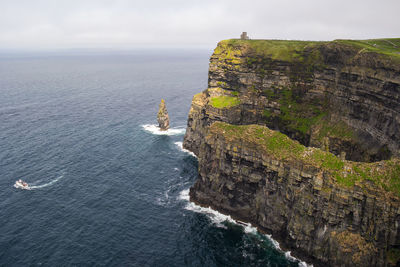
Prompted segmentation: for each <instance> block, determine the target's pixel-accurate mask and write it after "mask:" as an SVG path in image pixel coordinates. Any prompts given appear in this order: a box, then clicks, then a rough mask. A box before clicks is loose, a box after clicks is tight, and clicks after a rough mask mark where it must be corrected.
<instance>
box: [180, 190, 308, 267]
mask: <svg viewBox="0 0 400 267" xmlns="http://www.w3.org/2000/svg"><path fill="white" fill-rule="evenodd" d="M178 199H180V200H184V201H187V202H188V203H187V205H186V206H185V209H186V210H190V211H194V212H198V213H203V214H206V215H207V216H208V217H209V218H210V219H211V221H212V222H213V224H215V226H217V227H220V228H226V226H225V225H224V224H223V223H224V222H226V221H227V222H230V223H234V224H238V225H241V226H243V228H244V231H245V232H246V233H250V234H256V233H257V232H258V231H257V228H256V227H254V226H252V225H251V224H250V223H245V222H241V221H236V220H234V219H232V217H231V216H229V215H224V214H222V213H219V212H218V211H216V210H213V209H212V208H210V207H208V208H204V207H201V206H199V205H196V204H194V203H193V202H190V201H189V189H186V190H183V191H182V192H180V194H179V197H178ZM264 236H266V237H267V238H268V240H270V241H271V243H272V244H273V246H274V247H275V249H277V250H279V251H282V253H284V254H285V257H286V258H287V259H288V260H291V261H295V262H296V261H297V262H298V263H299V266H300V267H313V265H312V264H307V263H306V262H304V261H301V260H299V259H297V258H295V257H293V256H292V255H291V254H290V251H283V250H282V249H281V247H280V246H279V243H278V241H276V240H275V239H273V238H272V236H271V235H267V234H265V235H264Z"/></svg>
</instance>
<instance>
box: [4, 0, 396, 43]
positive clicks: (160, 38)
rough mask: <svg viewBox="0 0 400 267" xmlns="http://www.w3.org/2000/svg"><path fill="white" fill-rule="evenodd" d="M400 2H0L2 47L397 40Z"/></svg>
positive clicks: (305, 0)
mask: <svg viewBox="0 0 400 267" xmlns="http://www.w3.org/2000/svg"><path fill="white" fill-rule="evenodd" d="M399 10H400V0H374V1H371V0H346V1H344V0H330V1H327V0H247V1H244V0H141V1H136V0H130V1H129V0H0V49H43V50H45V49H77V48H84V49H91V48H97V49H131V48H142V47H156V48H158V47H167V48H169V47H170V48H185V47H187V48H190V47H204V48H213V47H215V45H216V43H217V42H218V41H220V40H224V39H230V38H239V36H240V34H241V32H243V31H246V32H248V35H249V36H250V38H252V39H296V40H334V39H370V38H383V37H393V38H394V37H400V32H399V31H400V19H399V16H398V13H399Z"/></svg>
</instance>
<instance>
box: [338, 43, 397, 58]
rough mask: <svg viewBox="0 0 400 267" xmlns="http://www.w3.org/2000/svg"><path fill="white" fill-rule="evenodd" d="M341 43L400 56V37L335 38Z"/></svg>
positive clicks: (364, 50)
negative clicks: (368, 38)
mask: <svg viewBox="0 0 400 267" xmlns="http://www.w3.org/2000/svg"><path fill="white" fill-rule="evenodd" d="M334 42H336V43H339V44H346V45H350V46H353V47H357V48H359V49H360V51H361V52H375V53H380V54H384V55H388V56H391V57H395V58H400V38H386V39H370V40H335V41H334Z"/></svg>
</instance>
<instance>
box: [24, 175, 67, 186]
mask: <svg viewBox="0 0 400 267" xmlns="http://www.w3.org/2000/svg"><path fill="white" fill-rule="evenodd" d="M63 177H64V175H60V176H58V177H57V178H55V179H53V180H51V181H50V182H48V183H45V184H41V185H32V186H29V188H30V189H38V188H43V187H47V186H51V185H53V184H55V183H57V182H58V181H59V180H60V179H62V178H63Z"/></svg>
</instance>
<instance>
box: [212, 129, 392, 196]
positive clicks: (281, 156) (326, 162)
mask: <svg viewBox="0 0 400 267" xmlns="http://www.w3.org/2000/svg"><path fill="white" fill-rule="evenodd" d="M210 133H214V134H221V135H223V136H224V138H225V139H226V140H227V141H228V142H245V143H247V144H249V145H250V147H257V149H262V151H263V153H267V154H269V155H271V156H273V157H274V158H276V159H278V160H281V161H297V162H298V161H301V162H302V163H303V164H304V165H312V166H315V167H316V168H318V169H321V170H323V171H325V172H327V173H329V174H330V175H331V176H332V177H333V178H335V180H336V182H337V183H338V184H340V185H343V186H346V187H351V186H354V185H355V183H356V182H358V181H360V182H362V181H366V180H368V181H372V182H374V183H375V184H376V185H377V186H379V187H380V188H382V189H384V190H386V191H390V192H394V193H395V194H396V195H397V196H400V159H391V160H386V161H380V162H372V163H366V162H353V161H347V160H342V159H340V158H338V157H336V156H335V155H334V154H332V153H330V152H326V151H322V150H321V149H318V148H311V147H305V146H303V145H302V144H300V143H299V142H297V141H295V140H292V139H290V138H289V137H288V136H286V135H284V134H282V133H280V132H278V131H273V130H271V129H269V128H267V127H265V126H260V125H231V124H228V123H223V122H215V123H214V124H213V125H211V127H210Z"/></svg>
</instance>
